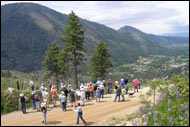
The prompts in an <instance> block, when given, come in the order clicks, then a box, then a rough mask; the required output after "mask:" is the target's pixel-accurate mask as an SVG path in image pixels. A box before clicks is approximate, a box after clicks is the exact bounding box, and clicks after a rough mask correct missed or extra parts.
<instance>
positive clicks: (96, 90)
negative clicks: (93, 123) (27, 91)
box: [19, 78, 140, 125]
mask: <svg viewBox="0 0 190 127" xmlns="http://www.w3.org/2000/svg"><path fill="white" fill-rule="evenodd" d="M29 84H30V87H31V90H32V92H31V96H30V98H31V100H32V109H33V110H36V109H37V111H42V114H43V121H42V123H44V124H47V122H46V115H47V108H48V107H49V103H50V102H49V101H50V100H52V103H53V106H54V107H55V106H56V101H57V100H59V101H60V104H61V105H60V106H61V108H62V110H63V111H66V110H67V103H68V101H69V102H70V103H71V107H75V110H74V111H76V112H78V116H77V124H79V118H81V120H82V121H83V123H84V125H86V122H85V120H84V119H83V117H82V108H81V104H82V106H84V105H85V101H86V100H91V99H93V98H96V102H100V98H104V94H105V92H106V91H105V90H106V82H105V80H102V81H101V80H98V81H97V82H95V81H94V82H90V81H88V82H87V83H81V85H80V88H79V89H76V90H74V89H73V88H72V86H71V85H70V84H69V85H68V86H66V85H65V84H64V81H61V83H60V91H59V92H60V93H61V94H60V95H58V93H57V88H56V85H53V82H52V81H51V80H50V82H49V92H48V89H47V88H45V86H44V85H43V84H42V85H41V87H40V89H39V90H34V83H33V81H30V82H29ZM127 84H128V78H126V79H121V82H120V83H119V81H115V82H114V85H115V90H114V91H115V93H116V96H115V99H114V102H116V100H117V98H119V100H118V101H120V95H121V96H122V101H125V94H127V93H128V85H127ZM112 88H113V85H112V83H111V82H109V83H108V84H107V93H108V94H111V93H112V91H113V90H112ZM138 88H139V89H140V82H139V81H138V80H135V81H134V92H135V90H137V92H138ZM40 97H42V103H41V104H40ZM50 98H51V99H50ZM27 100H28V99H27V98H26V97H25V96H24V94H23V93H21V94H20V98H19V104H20V106H21V109H22V111H23V113H24V114H26V101H27ZM76 101H77V104H76ZM80 101H81V103H80Z"/></svg>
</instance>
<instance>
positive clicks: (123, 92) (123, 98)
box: [121, 87, 126, 101]
mask: <svg viewBox="0 0 190 127" xmlns="http://www.w3.org/2000/svg"><path fill="white" fill-rule="evenodd" d="M125 94H126V90H125V87H122V89H121V96H122V101H125Z"/></svg>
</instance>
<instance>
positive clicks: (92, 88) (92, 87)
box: [90, 83, 94, 99]
mask: <svg viewBox="0 0 190 127" xmlns="http://www.w3.org/2000/svg"><path fill="white" fill-rule="evenodd" d="M90 96H91V99H92V98H94V86H93V85H92V83H91V84H90Z"/></svg>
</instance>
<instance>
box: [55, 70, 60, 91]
mask: <svg viewBox="0 0 190 127" xmlns="http://www.w3.org/2000/svg"><path fill="white" fill-rule="evenodd" d="M55 80H56V81H55V82H56V87H57V91H59V85H58V72H57V71H56V73H55Z"/></svg>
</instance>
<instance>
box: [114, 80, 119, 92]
mask: <svg viewBox="0 0 190 127" xmlns="http://www.w3.org/2000/svg"><path fill="white" fill-rule="evenodd" d="M114 84H115V90H117V87H118V86H119V81H115V83H114Z"/></svg>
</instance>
